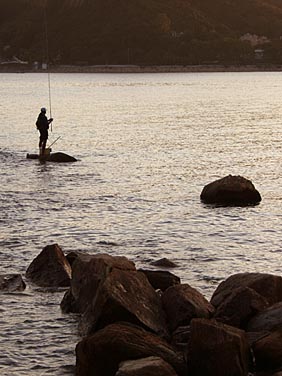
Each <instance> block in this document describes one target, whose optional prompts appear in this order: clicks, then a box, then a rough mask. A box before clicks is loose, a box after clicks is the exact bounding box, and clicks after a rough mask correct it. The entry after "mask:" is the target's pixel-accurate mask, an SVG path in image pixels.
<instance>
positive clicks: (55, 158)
mask: <svg viewBox="0 0 282 376" xmlns="http://www.w3.org/2000/svg"><path fill="white" fill-rule="evenodd" d="M26 157H27V159H39V155H38V154H27V155H26ZM42 159H43V160H44V161H49V162H58V163H66V162H76V161H77V159H76V158H74V157H72V156H70V155H68V154H65V153H61V152H58V153H51V154H50V155H49V156H47V157H44V158H42Z"/></svg>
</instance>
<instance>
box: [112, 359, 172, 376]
mask: <svg viewBox="0 0 282 376" xmlns="http://www.w3.org/2000/svg"><path fill="white" fill-rule="evenodd" d="M156 375H161V376H177V374H176V372H175V370H174V369H173V368H172V366H171V365H170V364H168V363H167V362H165V361H164V360H163V359H162V358H159V357H157V356H149V357H147V358H142V359H136V360H126V361H124V362H121V363H120V365H119V369H118V371H117V373H116V375H115V376H156Z"/></svg>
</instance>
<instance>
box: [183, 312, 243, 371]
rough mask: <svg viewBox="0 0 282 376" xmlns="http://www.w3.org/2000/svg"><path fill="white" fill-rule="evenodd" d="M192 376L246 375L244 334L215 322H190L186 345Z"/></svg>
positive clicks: (194, 320)
mask: <svg viewBox="0 0 282 376" xmlns="http://www.w3.org/2000/svg"><path fill="white" fill-rule="evenodd" d="M189 348H190V352H189V364H190V366H189V367H190V371H191V374H192V375H193V376H203V375H205V376H215V375H216V376H247V374H248V363H249V345H248V341H247V337H246V334H245V332H244V331H242V330H240V329H237V328H234V327H232V326H229V325H225V324H222V323H219V322H217V321H216V320H207V319H193V320H192V321H191V340H190V344H189Z"/></svg>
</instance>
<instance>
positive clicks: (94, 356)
mask: <svg viewBox="0 0 282 376" xmlns="http://www.w3.org/2000/svg"><path fill="white" fill-rule="evenodd" d="M200 198H201V200H202V201H203V203H205V204H212V205H214V204H219V205H244V206H245V205H257V204H258V203H259V202H260V201H261V196H260V194H259V192H258V191H257V190H256V189H255V187H254V185H253V184H252V182H251V181H250V180H247V179H245V178H243V177H241V176H232V175H228V176H226V177H224V178H222V179H218V180H216V181H214V182H212V183H210V184H208V185H206V186H205V187H204V188H203V190H202V193H201V196H200ZM169 268H173V270H175V269H177V265H176V264H175V263H174V262H173V261H172V260H167V259H161V260H158V261H157V262H154V263H153V264H151V265H150V267H148V269H137V268H136V265H135V263H134V262H132V261H131V260H129V259H128V258H127V257H122V256H113V255H110V254H103V253H98V254H85V253H79V252H70V253H68V254H64V252H63V251H62V249H61V248H60V246H59V245H58V244H52V245H48V246H46V247H44V248H43V250H42V252H41V253H40V254H39V255H38V256H37V257H36V258H35V259H34V260H33V261H32V262H31V264H30V265H29V267H28V268H27V270H26V279H27V282H28V283H29V282H30V283H32V284H35V285H37V286H40V287H43V288H48V289H53V290H54V291H56V289H59V288H66V289H67V290H66V292H65V295H64V297H63V299H62V301H61V304H60V306H61V309H62V311H63V312H64V313H65V314H68V313H75V314H77V315H78V317H79V322H78V331H79V334H80V336H81V340H80V341H79V343H78V344H77V345H76V375H77V376H90V375H91V376H155V375H162V376H204V375H205V376H251V375H253V376H282V277H281V276H279V275H272V274H266V273H256V272H253V273H239V274H234V275H231V276H230V277H228V278H227V279H226V280H224V281H223V282H221V283H220V284H219V285H218V286H217V287H216V289H215V291H214V293H213V295H212V297H211V299H210V300H208V299H207V298H206V297H205V296H203V295H202V293H201V292H200V291H197V290H196V289H195V288H193V287H192V286H190V285H189V284H187V283H186V284H185V283H182V282H181V280H180V278H179V277H178V276H177V275H175V274H173V273H171V272H170V271H169V270H168V269H169ZM25 287H26V284H25V282H24V281H23V279H22V277H21V276H20V275H17V274H14V275H13V274H7V275H0V291H2V292H8V293H11V292H17V291H23V290H24V289H25Z"/></svg>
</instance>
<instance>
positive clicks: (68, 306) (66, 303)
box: [60, 289, 79, 313]
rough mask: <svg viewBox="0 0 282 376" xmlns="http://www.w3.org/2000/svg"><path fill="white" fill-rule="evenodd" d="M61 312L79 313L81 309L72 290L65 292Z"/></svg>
mask: <svg viewBox="0 0 282 376" xmlns="http://www.w3.org/2000/svg"><path fill="white" fill-rule="evenodd" d="M60 306H61V310H62V311H63V312H64V313H74V312H79V307H78V306H77V301H76V300H75V298H74V296H73V295H72V293H71V289H69V290H68V291H66V292H65V295H64V297H63V300H62V301H61V304H60Z"/></svg>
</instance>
